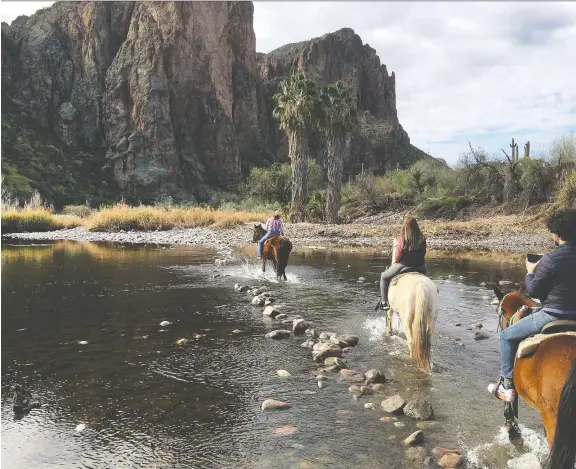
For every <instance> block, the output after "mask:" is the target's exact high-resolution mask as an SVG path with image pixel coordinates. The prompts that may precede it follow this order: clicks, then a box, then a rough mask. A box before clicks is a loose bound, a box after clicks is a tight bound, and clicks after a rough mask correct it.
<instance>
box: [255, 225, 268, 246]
mask: <svg viewBox="0 0 576 469" xmlns="http://www.w3.org/2000/svg"><path fill="white" fill-rule="evenodd" d="M265 234H266V230H265V229H264V228H262V224H261V223H256V224H254V235H253V236H252V242H253V243H257V242H258V241H260V240H261V239H262V237H263V236H264V235H265Z"/></svg>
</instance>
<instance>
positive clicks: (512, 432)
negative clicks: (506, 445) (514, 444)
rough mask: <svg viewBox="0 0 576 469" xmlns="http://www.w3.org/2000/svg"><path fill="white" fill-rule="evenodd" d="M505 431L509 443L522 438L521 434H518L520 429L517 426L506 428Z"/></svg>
mask: <svg viewBox="0 0 576 469" xmlns="http://www.w3.org/2000/svg"><path fill="white" fill-rule="evenodd" d="M507 430H508V438H510V441H516V440H519V439H520V438H521V436H522V434H521V433H520V429H519V428H518V426H517V425H513V426H511V427H508V429H507Z"/></svg>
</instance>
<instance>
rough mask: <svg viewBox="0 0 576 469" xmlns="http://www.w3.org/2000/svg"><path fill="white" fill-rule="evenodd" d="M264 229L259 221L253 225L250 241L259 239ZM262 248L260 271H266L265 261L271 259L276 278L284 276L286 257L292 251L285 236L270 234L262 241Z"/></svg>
mask: <svg viewBox="0 0 576 469" xmlns="http://www.w3.org/2000/svg"><path fill="white" fill-rule="evenodd" d="M265 234H266V230H265V229H264V228H262V225H261V224H260V223H257V224H255V225H254V237H253V238H252V242H254V243H257V242H258V241H260V240H261V239H262V238H263V237H264V235H265ZM263 248H264V249H263V250H262V272H266V261H272V263H273V264H274V271H275V272H276V276H277V278H278V279H282V278H284V280H288V278H286V266H287V265H288V257H289V256H290V252H291V251H292V243H291V242H290V240H289V239H288V238H287V237H286V236H271V237H270V238H268V239H267V240H266V242H265V243H264V246H263Z"/></svg>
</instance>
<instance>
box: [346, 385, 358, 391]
mask: <svg viewBox="0 0 576 469" xmlns="http://www.w3.org/2000/svg"><path fill="white" fill-rule="evenodd" d="M348 392H355V393H359V392H360V386H358V385H357V384H353V385H352V386H350V387H349V388H348Z"/></svg>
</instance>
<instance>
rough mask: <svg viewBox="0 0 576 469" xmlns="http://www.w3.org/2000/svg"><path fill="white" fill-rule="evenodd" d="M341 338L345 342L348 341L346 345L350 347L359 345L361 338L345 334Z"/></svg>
mask: <svg viewBox="0 0 576 469" xmlns="http://www.w3.org/2000/svg"><path fill="white" fill-rule="evenodd" d="M341 338H342V340H343V341H344V342H346V345H348V347H356V346H357V345H358V342H360V339H359V338H358V337H356V336H355V335H345V336H341Z"/></svg>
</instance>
